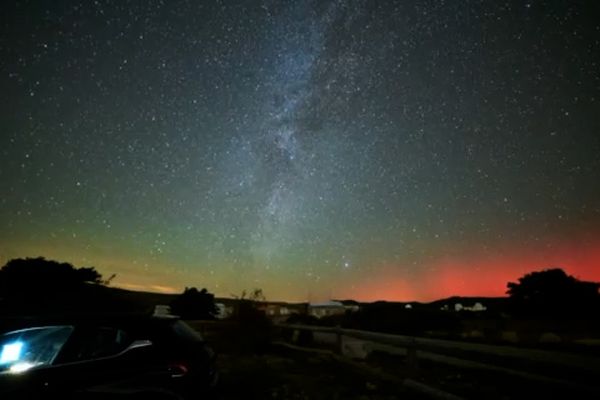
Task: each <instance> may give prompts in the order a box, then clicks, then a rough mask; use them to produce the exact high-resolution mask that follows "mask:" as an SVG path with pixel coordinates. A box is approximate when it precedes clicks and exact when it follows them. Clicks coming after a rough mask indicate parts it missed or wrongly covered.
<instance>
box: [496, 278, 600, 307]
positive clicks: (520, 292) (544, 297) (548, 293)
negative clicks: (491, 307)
mask: <svg viewBox="0 0 600 400" xmlns="http://www.w3.org/2000/svg"><path fill="white" fill-rule="evenodd" d="M507 287H508V290H507V294H508V295H509V296H510V300H511V304H512V306H513V311H514V312H515V313H517V314H527V315H538V316H561V317H564V316H566V315H571V316H578V317H579V316H583V315H585V314H587V313H589V312H591V311H593V310H595V309H597V307H598V304H599V303H600V295H599V293H598V289H599V288H600V283H597V282H587V281H581V280H579V279H577V278H575V277H573V276H571V275H567V274H566V273H565V271H563V270H562V269H560V268H553V269H547V270H543V271H536V272H531V273H529V274H526V275H524V276H522V277H521V278H519V280H518V282H509V283H508V284H507Z"/></svg>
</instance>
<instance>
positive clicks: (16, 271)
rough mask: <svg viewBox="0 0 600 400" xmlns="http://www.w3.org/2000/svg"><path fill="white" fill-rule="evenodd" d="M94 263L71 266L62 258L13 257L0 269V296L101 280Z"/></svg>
mask: <svg viewBox="0 0 600 400" xmlns="http://www.w3.org/2000/svg"><path fill="white" fill-rule="evenodd" d="M103 283H104V282H103V281H102V275H101V274H100V273H99V272H98V271H96V269H95V268H94V267H84V268H75V267H73V265H71V264H69V263H65V262H62V263H61V262H58V261H53V260H46V259H45V258H43V257H38V258H24V259H23V258H16V259H13V260H10V261H9V262H7V263H6V264H5V265H4V266H3V267H2V269H0V296H1V297H7V296H8V297H10V296H14V295H19V294H20V293H23V291H24V290H25V291H27V292H36V293H50V292H57V291H73V290H76V289H78V288H80V287H81V286H82V285H85V284H97V285H99V284H103Z"/></svg>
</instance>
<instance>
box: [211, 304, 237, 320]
mask: <svg viewBox="0 0 600 400" xmlns="http://www.w3.org/2000/svg"><path fill="white" fill-rule="evenodd" d="M215 307H216V308H217V315H215V317H216V318H217V319H225V318H229V317H231V316H232V315H233V306H231V305H229V306H227V305H225V304H223V303H215Z"/></svg>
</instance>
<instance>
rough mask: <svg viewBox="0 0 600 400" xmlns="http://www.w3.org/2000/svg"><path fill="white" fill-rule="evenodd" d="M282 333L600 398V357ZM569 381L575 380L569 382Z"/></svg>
mask: <svg viewBox="0 0 600 400" xmlns="http://www.w3.org/2000/svg"><path fill="white" fill-rule="evenodd" d="M277 326H278V327H279V328H281V329H286V330H291V331H295V332H301V331H310V332H313V333H326V334H332V335H335V339H333V340H331V341H330V343H332V344H334V346H335V351H336V352H338V353H340V354H343V353H344V348H343V346H344V343H345V342H346V341H348V340H352V339H354V340H356V339H358V340H359V341H362V342H363V344H364V347H366V348H367V353H368V352H369V351H381V352H386V353H391V354H399V355H402V356H405V357H406V362H407V363H408V364H409V365H410V364H416V362H417V361H418V360H427V361H429V362H434V363H439V364H446V365H452V366H455V367H460V368H465V369H475V370H479V371H486V370H487V371H491V372H494V373H500V374H505V375H512V376H516V377H519V378H522V379H526V380H532V381H538V382H540V383H543V384H556V385H560V386H563V387H569V388H572V389H576V390H582V391H584V392H589V393H594V394H595V395H597V396H599V397H598V398H600V387H598V386H597V385H598V382H599V381H600V358H598V357H593V356H589V355H583V354H573V353H567V352H561V351H549V350H539V349H527V348H519V347H514V346H503V345H489V344H481V343H469V342H460V341H452V340H442V339H431V338H423V337H413V336H404V335H394V334H386V333H377V332H369V331H363V330H357V329H342V328H339V327H324V326H311V325H296V324H278V325H277ZM571 378H573V379H571Z"/></svg>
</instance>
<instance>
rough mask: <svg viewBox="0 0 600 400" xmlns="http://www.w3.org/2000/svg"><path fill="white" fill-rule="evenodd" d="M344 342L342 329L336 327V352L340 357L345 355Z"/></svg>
mask: <svg viewBox="0 0 600 400" xmlns="http://www.w3.org/2000/svg"><path fill="white" fill-rule="evenodd" d="M342 341H343V340H342V328H341V327H340V326H339V325H337V326H336V327H335V351H336V352H337V353H338V354H340V355H343V354H344V349H343V348H342V346H343V343H342Z"/></svg>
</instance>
